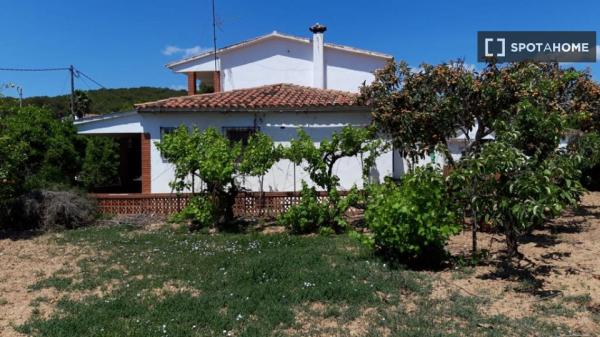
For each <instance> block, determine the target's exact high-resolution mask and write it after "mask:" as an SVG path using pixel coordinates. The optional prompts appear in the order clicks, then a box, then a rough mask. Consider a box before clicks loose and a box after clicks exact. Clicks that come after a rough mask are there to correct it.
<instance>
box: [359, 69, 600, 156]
mask: <svg viewBox="0 0 600 337" xmlns="http://www.w3.org/2000/svg"><path fill="white" fill-rule="evenodd" d="M590 83H591V82H590V81H589V76H588V75H587V74H586V73H582V72H578V71H576V70H574V69H572V68H569V69H562V68H560V67H559V66H558V64H540V63H531V62H523V63H515V64H509V65H507V66H503V67H500V66H498V65H496V64H489V65H488V66H487V67H486V68H485V69H483V70H482V71H481V72H475V71H474V70H472V69H469V68H468V67H466V66H465V65H464V63H463V62H461V61H457V62H451V63H444V64H441V65H437V66H432V65H427V64H424V65H422V66H421V67H420V68H419V69H416V70H415V69H411V68H410V67H408V65H407V64H406V63H404V62H400V63H394V62H390V63H389V64H388V65H387V66H386V67H385V68H384V69H382V70H380V71H378V72H376V75H375V81H374V82H373V83H372V84H370V85H365V86H363V87H362V88H361V101H362V102H364V103H366V104H368V105H369V106H370V107H371V108H372V110H373V120H374V124H375V125H376V126H377V128H378V129H379V130H380V131H381V132H382V133H384V134H385V135H387V136H389V137H390V139H391V140H392V143H393V145H394V147H395V148H396V149H398V150H400V151H401V152H403V153H404V154H405V155H406V156H407V158H408V159H410V160H411V161H412V162H415V161H416V160H417V159H419V158H422V157H424V156H425V155H427V154H430V153H431V152H433V151H436V150H437V151H439V152H441V153H442V154H443V155H444V156H445V158H446V161H447V163H449V164H453V163H454V160H453V158H452V156H451V155H450V152H449V150H448V140H449V139H451V138H453V137H455V136H456V135H457V134H458V133H462V134H464V135H465V137H466V140H467V143H468V146H467V148H466V149H465V153H466V154H469V153H472V152H477V151H478V150H479V148H480V147H481V145H482V144H483V142H484V141H485V139H486V138H489V137H490V136H493V135H494V134H495V133H496V131H497V130H496V129H495V126H497V125H498V124H496V122H497V121H504V122H507V123H509V124H510V123H512V121H514V120H515V118H522V119H523V118H524V116H527V114H528V113H529V112H534V113H536V114H537V117H536V118H535V120H534V121H533V122H534V123H533V124H531V123H530V124H529V125H534V126H536V125H538V124H535V121H539V120H540V117H542V118H543V119H545V120H546V117H548V120H551V119H556V116H560V117H563V118H564V117H566V116H579V115H584V116H588V115H589V112H585V111H582V109H590V107H592V108H594V109H597V107H598V105H599V104H598V103H597V101H596V102H595V101H594V99H596V98H598V97H600V96H597V94H598V89H597V86H595V85H592V84H590ZM547 115H550V116H547ZM579 119H585V118H582V117H580V118H579ZM588 119H589V118H588ZM521 122H522V123H527V121H526V120H524V119H523V120H521ZM529 122H531V119H530V120H529ZM539 129H540V127H538V128H536V129H534V130H532V133H531V134H528V130H527V129H526V128H524V129H523V130H521V131H522V133H521V134H522V136H523V137H524V139H526V140H527V141H525V142H522V143H521V144H520V146H522V147H526V146H530V145H532V144H535V143H536V142H537V139H538V138H536V137H540V136H541V137H544V134H543V133H539V132H538V131H539ZM551 147H552V146H550V148H551ZM524 150H525V149H524ZM545 151H547V149H546V150H545Z"/></svg>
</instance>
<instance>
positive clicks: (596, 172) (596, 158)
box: [569, 132, 600, 191]
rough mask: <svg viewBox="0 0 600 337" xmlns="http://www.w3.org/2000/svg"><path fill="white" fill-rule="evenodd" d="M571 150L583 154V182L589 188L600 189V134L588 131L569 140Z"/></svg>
mask: <svg viewBox="0 0 600 337" xmlns="http://www.w3.org/2000/svg"><path fill="white" fill-rule="evenodd" d="M569 151H570V152H571V153H573V154H578V155H579V156H581V158H582V161H581V171H582V174H581V183H582V184H583V186H585V187H586V188H587V189H589V190H593V191H599V190H600V134H598V133H595V132H594V133H586V134H583V135H580V136H578V137H575V138H573V139H572V140H571V141H570V142H569Z"/></svg>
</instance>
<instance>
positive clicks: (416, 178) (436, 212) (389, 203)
mask: <svg viewBox="0 0 600 337" xmlns="http://www.w3.org/2000/svg"><path fill="white" fill-rule="evenodd" d="M372 189H373V190H372V193H371V194H370V196H369V200H368V204H367V208H366V210H365V220H366V223H367V226H368V228H369V230H370V232H371V235H370V236H363V237H362V238H363V242H364V243H366V244H368V245H369V246H371V247H373V248H375V249H376V250H377V251H379V252H381V253H384V254H386V255H389V256H392V257H398V258H400V259H403V260H412V259H415V258H420V257H424V256H425V255H426V254H427V253H432V252H435V253H440V252H442V251H443V248H444V246H445V244H446V241H447V240H448V238H450V236H451V235H453V234H457V233H458V232H459V231H460V225H459V224H458V219H457V216H456V215H455V213H454V212H453V210H452V208H451V206H450V202H449V198H448V197H447V195H446V188H445V184H444V179H443V177H442V175H441V173H439V172H437V171H436V170H434V169H433V168H431V167H428V168H418V169H416V170H415V172H414V173H409V174H407V175H405V176H404V178H403V180H402V181H401V182H400V185H396V184H394V183H391V182H388V183H386V184H384V185H380V186H378V187H377V186H373V187H372Z"/></svg>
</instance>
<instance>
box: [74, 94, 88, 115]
mask: <svg viewBox="0 0 600 337" xmlns="http://www.w3.org/2000/svg"><path fill="white" fill-rule="evenodd" d="M73 96H74V97H73V103H74V107H73V111H74V112H75V116H77V118H81V117H83V116H85V115H87V114H89V113H90V112H91V106H92V101H91V100H90V98H89V96H88V95H87V94H86V93H85V91H81V90H75V92H74V93H73Z"/></svg>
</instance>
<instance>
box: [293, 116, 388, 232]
mask: <svg viewBox="0 0 600 337" xmlns="http://www.w3.org/2000/svg"><path fill="white" fill-rule="evenodd" d="M383 148H384V142H382V141H381V140H378V139H375V138H374V131H373V130H372V129H369V128H355V127H351V126H345V127H343V128H342V130H340V131H339V132H334V133H333V134H332V135H331V139H324V140H322V141H321V143H320V144H319V146H318V147H317V146H316V145H315V144H314V142H313V140H312V139H311V138H310V136H308V134H307V133H306V132H305V131H304V130H302V129H300V130H298V137H297V138H295V139H292V140H291V142H290V147H289V148H286V149H285V150H284V158H287V159H289V160H290V161H291V162H293V163H294V164H295V165H301V164H304V165H303V167H304V169H305V170H306V172H307V173H308V175H309V177H310V179H311V180H312V181H313V182H314V183H315V184H316V185H317V186H319V187H320V188H322V189H324V190H325V191H327V203H326V204H325V205H324V206H323V207H324V208H325V211H324V212H323V213H324V214H325V215H326V216H325V218H324V219H325V220H324V221H323V222H322V224H323V225H326V226H332V227H334V229H335V230H337V231H341V230H343V229H344V228H345V227H346V225H347V224H346V221H345V220H344V217H343V214H344V212H345V211H346V210H347V209H348V207H349V206H350V205H351V204H352V203H355V202H356V201H357V200H358V194H357V189H356V188H353V189H352V190H351V191H350V193H349V195H348V196H347V197H346V198H344V199H342V198H341V197H340V193H339V191H338V187H339V177H338V176H337V175H335V174H334V173H333V168H334V166H335V164H336V163H337V162H338V160H340V159H342V158H345V157H358V156H361V157H363V156H366V160H364V161H363V164H364V167H363V175H364V176H365V178H367V176H368V172H369V169H370V167H371V166H372V165H374V164H375V158H376V157H377V155H378V154H379V153H380V152H381V151H382V150H383ZM363 158H364V157H363ZM365 182H366V183H368V180H365ZM307 188H308V187H307V186H304V184H303V191H302V193H301V195H302V196H306V197H308V196H310V195H311V194H310V193H309V191H305V190H306V189H307ZM309 204H311V203H310V202H309V201H304V200H303V201H301V203H300V204H299V205H297V206H295V207H292V208H291V209H290V210H289V211H290V214H296V215H299V216H300V215H302V214H303V211H302V210H298V209H296V208H301V207H303V205H309ZM311 205H312V204H311ZM283 220H286V221H287V222H288V223H290V222H293V221H291V219H289V216H288V217H287V218H285V217H282V218H281V221H283ZM299 221H300V220H298V221H296V222H299Z"/></svg>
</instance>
